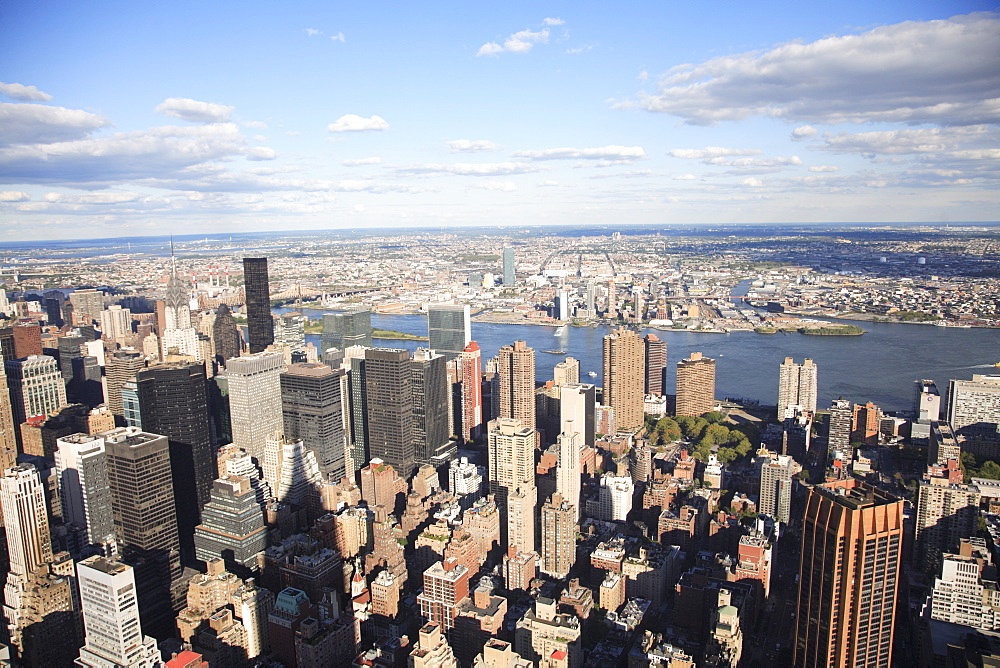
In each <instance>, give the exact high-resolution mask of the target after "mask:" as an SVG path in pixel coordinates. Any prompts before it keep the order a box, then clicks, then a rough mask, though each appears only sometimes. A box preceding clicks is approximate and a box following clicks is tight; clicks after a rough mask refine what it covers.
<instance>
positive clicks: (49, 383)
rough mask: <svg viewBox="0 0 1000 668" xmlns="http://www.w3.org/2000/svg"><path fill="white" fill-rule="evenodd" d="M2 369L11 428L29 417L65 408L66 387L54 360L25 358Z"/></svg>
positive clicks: (39, 356) (37, 357) (48, 358)
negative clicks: (7, 389)
mask: <svg viewBox="0 0 1000 668" xmlns="http://www.w3.org/2000/svg"><path fill="white" fill-rule="evenodd" d="M4 368H5V370H6V371H7V386H8V387H9V388H10V398H11V408H12V409H13V413H14V424H15V426H16V425H19V424H21V423H22V422H24V421H25V420H27V419H28V418H29V417H36V416H39V415H50V414H52V413H55V412H56V410H57V409H58V408H59V407H60V406H65V405H66V383H65V381H64V380H63V377H62V374H60V373H59V368H58V367H57V366H56V360H55V358H54V357H49V356H48V355H29V356H28V357H22V358H20V359H16V360H10V361H8V362H5V363H4ZM14 433H15V434H17V433H18V432H17V431H15V432H14Z"/></svg>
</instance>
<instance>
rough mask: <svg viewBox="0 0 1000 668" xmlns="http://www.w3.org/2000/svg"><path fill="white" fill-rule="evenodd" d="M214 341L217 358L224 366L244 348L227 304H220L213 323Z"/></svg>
mask: <svg viewBox="0 0 1000 668" xmlns="http://www.w3.org/2000/svg"><path fill="white" fill-rule="evenodd" d="M212 342H213V343H214V344H215V360H216V362H217V363H218V364H221V365H222V366H225V365H226V362H228V361H229V360H231V359H232V358H234V357H239V356H240V352H242V350H243V339H242V338H241V337H240V330H239V329H237V327H236V320H235V319H234V318H233V312H232V311H231V310H229V307H228V306H226V305H225V304H219V308H218V310H217V311H216V312H215V321H214V322H213V323H212Z"/></svg>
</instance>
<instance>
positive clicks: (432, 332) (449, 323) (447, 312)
mask: <svg viewBox="0 0 1000 668" xmlns="http://www.w3.org/2000/svg"><path fill="white" fill-rule="evenodd" d="M469 317H470V316H469V305H468V304H428V305H427V334H428V337H427V338H428V347H429V348H430V349H431V350H433V351H435V352H438V353H441V354H442V355H444V358H445V359H446V360H448V361H451V360H453V359H455V358H456V357H458V356H459V355H460V354H461V353H462V351H463V350H465V347H466V346H467V345H469V343H470V342H471V341H472V325H471V321H470V319H469Z"/></svg>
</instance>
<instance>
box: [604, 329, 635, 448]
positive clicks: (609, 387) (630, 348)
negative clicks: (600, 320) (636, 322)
mask: <svg viewBox="0 0 1000 668" xmlns="http://www.w3.org/2000/svg"><path fill="white" fill-rule="evenodd" d="M643 358H644V352H643V345H642V339H640V338H639V333H638V332H635V331H633V330H630V329H625V328H624V327H622V328H619V329H616V330H615V331H614V332H612V333H610V334H608V335H606V336H605V337H604V356H603V359H604V393H603V395H602V401H601V403H603V404H604V405H605V406H611V408H613V409H614V411H615V425H616V426H617V427H618V430H619V431H636V430H638V429H639V428H641V427H642V424H643V420H644V418H645V416H644V414H643V405H642V397H643V382H644V377H645V363H644V361H643Z"/></svg>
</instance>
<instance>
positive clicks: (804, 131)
mask: <svg viewBox="0 0 1000 668" xmlns="http://www.w3.org/2000/svg"><path fill="white" fill-rule="evenodd" d="M817 134H819V130H817V129H816V128H814V127H813V126H811V125H800V126H799V127H797V128H795V129H794V130H792V139H794V140H795V141H801V140H803V139H809V138H810V137H815V136H816V135H817Z"/></svg>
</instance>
